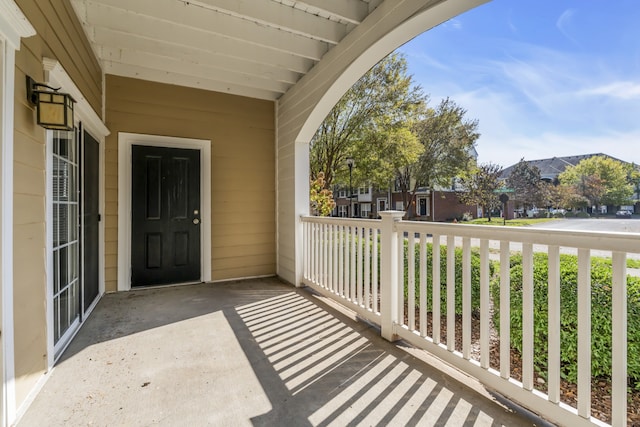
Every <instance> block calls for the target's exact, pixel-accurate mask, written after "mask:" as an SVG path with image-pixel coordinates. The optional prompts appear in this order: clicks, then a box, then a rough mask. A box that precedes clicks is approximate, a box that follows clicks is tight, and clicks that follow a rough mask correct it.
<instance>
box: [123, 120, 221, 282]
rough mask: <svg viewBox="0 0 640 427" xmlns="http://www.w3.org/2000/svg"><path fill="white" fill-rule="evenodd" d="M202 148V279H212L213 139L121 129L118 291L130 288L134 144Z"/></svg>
mask: <svg viewBox="0 0 640 427" xmlns="http://www.w3.org/2000/svg"><path fill="white" fill-rule="evenodd" d="M133 145H146V146H152V147H167V148H186V149H191V150H199V151H200V211H201V216H200V218H201V219H202V222H201V223H200V224H201V225H202V226H201V227H200V280H201V281H203V282H210V281H211V141H210V140H206V139H191V138H180V137H173V136H158V135H145V134H138V133H126V132H119V133H118V291H129V290H131V147H132V146H133Z"/></svg>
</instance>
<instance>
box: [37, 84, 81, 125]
mask: <svg viewBox="0 0 640 427" xmlns="http://www.w3.org/2000/svg"><path fill="white" fill-rule="evenodd" d="M40 88H42V89H40ZM59 90H60V88H57V89H56V88H53V87H51V86H48V85H46V84H44V83H38V82H36V81H35V80H33V79H32V78H31V77H30V76H27V100H28V101H29V102H30V103H31V104H33V105H35V106H36V116H37V119H38V125H40V126H42V127H43V128H45V129H54V130H73V105H74V103H75V102H76V101H75V100H74V99H73V98H72V97H71V95H69V94H68V93H62V92H58V91H59Z"/></svg>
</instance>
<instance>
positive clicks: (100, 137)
mask: <svg viewBox="0 0 640 427" xmlns="http://www.w3.org/2000/svg"><path fill="white" fill-rule="evenodd" d="M42 67H43V69H44V72H45V73H44V77H45V82H46V83H47V84H50V85H52V86H55V87H60V88H62V90H63V91H64V92H67V93H69V94H70V95H71V96H72V97H73V98H74V99H75V101H76V103H75V106H74V119H75V125H76V127H77V128H79V126H78V125H79V124H80V123H82V128H83V129H84V130H86V131H87V132H88V133H90V134H91V135H92V136H93V137H94V138H95V139H96V141H98V143H99V144H100V149H99V150H100V154H99V155H100V158H99V162H100V175H99V186H100V187H99V189H100V196H99V210H100V212H104V200H105V199H104V188H105V187H104V159H105V156H104V145H105V144H104V142H105V137H106V136H107V135H109V133H110V131H109V129H108V128H107V127H106V126H105V124H104V123H103V122H102V119H101V118H100V116H99V115H98V114H97V113H96V112H95V110H94V109H93V107H92V106H91V104H89V101H88V100H87V99H86V98H85V96H84V95H83V93H82V91H81V90H80V88H78V86H77V85H76V84H75V82H74V81H73V79H72V78H71V76H69V74H68V73H67V72H66V71H65V69H64V68H63V67H62V65H61V64H60V62H58V61H57V60H55V59H51V58H43V60H42ZM52 136H53V132H52V131H49V130H47V131H46V156H47V157H46V159H47V166H46V169H47V171H46V186H47V187H46V188H47V191H45V194H46V221H45V229H46V235H47V238H46V247H47V268H46V271H47V365H48V367H49V369H51V368H53V365H54V364H55V360H56V356H55V344H54V337H53V322H52V321H51V320H52V319H53V249H52V248H53V232H52V230H53V228H52V227H53V223H52V218H53V194H52V193H51V191H49V189H51V188H52V185H53V145H52ZM80 138H81V139H82V138H84V136H83V135H80ZM80 178H81V177H80V176H79V177H78V179H80ZM104 233H105V230H104V221H100V224H99V243H98V271H99V276H98V287H99V295H100V296H102V295H103V294H104V259H105V255H104ZM99 299H100V297H98V298H96V301H94V303H93V305H92V306H91V307H88V309H87V310H85V312H84V313H82V315H83V316H84V315H85V314H89V313H90V312H91V310H93V308H94V307H95V305H96V304H97V301H98V300H99ZM78 330H79V328H76V329H75V331H73V333H72V334H71V336H70V337H69V339H68V340H67V341H66V343H67V345H68V344H69V343H70V342H71V340H72V339H73V335H74V334H75V333H77V331H78ZM63 352H64V348H62V349H61V350H60V351H59V353H58V355H62V353H63ZM34 390H35V391H36V392H37V390H38V387H36V388H35V389H34Z"/></svg>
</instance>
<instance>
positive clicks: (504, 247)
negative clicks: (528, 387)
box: [500, 240, 511, 378]
mask: <svg viewBox="0 0 640 427" xmlns="http://www.w3.org/2000/svg"><path fill="white" fill-rule="evenodd" d="M509 255H510V253H509V242H508V241H506V240H501V241H500V376H501V377H502V378H509V377H510V376H511V345H510V343H511V328H510V326H511V302H510V289H509V288H510V286H511V284H510V282H511V277H510V274H511V269H510V268H509V265H510V259H509V258H510V256H509Z"/></svg>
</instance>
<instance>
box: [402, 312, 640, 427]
mask: <svg viewBox="0 0 640 427" xmlns="http://www.w3.org/2000/svg"><path fill="white" fill-rule="evenodd" d="M404 313H405V319H404V320H405V324H406V323H407V322H408V319H407V307H406V305H405V310H404ZM419 316H420V314H419V310H418V309H417V308H416V314H415V318H416V329H418V330H419V321H418V319H419ZM491 317H493V316H491ZM455 328H456V344H455V348H456V350H457V351H462V316H461V315H456V325H455ZM490 328H491V336H490V338H489V346H490V354H491V356H490V359H489V360H490V362H489V364H490V366H491V367H492V368H494V369H498V370H499V369H500V338H499V335H498V333H497V331H496V329H495V328H494V327H493V322H491V326H490ZM427 331H428V335H432V331H433V326H432V316H431V313H428V315H427ZM440 342H441V343H442V344H445V345H446V343H447V317H446V316H442V317H441V319H440ZM471 358H472V359H474V360H478V361H479V360H480V319H479V318H477V317H475V316H472V318H471ZM510 366H511V377H512V378H513V379H515V380H517V381H522V358H521V356H520V352H519V351H518V350H516V349H514V348H512V349H511V363H510ZM534 387H535V388H536V389H537V390H539V391H541V392H543V393H546V392H547V386H546V382H545V381H544V380H543V379H542V378H540V377H537V376H536V377H535V380H534ZM560 400H561V401H562V402H563V403H565V404H567V405H570V406H572V407H574V408H577V404H578V397H577V385H576V384H573V383H569V382H567V381H565V380H561V382H560ZM591 416H593V417H595V418H597V419H599V420H601V421H604V422H606V423H609V424H611V380H610V379H609V378H594V379H593V380H592V384H591ZM627 425H628V426H630V427H640V392H639V391H637V390H630V391H629V393H628V402H627Z"/></svg>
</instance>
